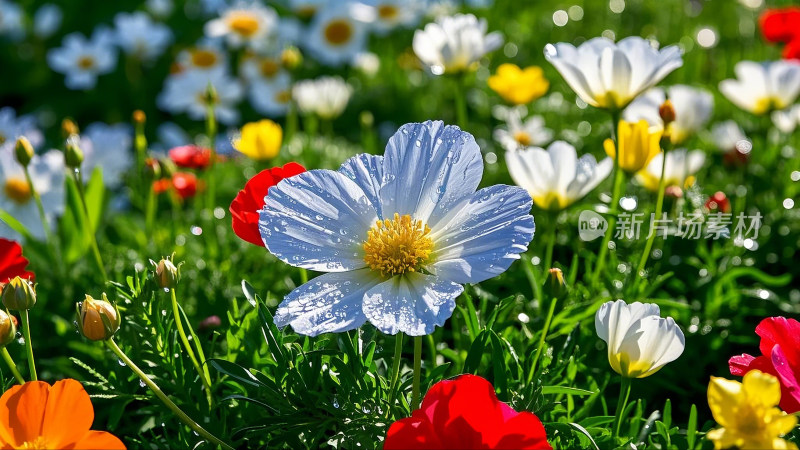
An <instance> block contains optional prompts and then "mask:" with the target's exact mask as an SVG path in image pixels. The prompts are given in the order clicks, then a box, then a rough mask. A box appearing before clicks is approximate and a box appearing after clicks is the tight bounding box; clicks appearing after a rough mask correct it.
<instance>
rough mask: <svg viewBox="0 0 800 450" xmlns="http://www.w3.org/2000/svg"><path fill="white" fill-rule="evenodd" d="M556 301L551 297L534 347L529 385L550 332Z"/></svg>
mask: <svg viewBox="0 0 800 450" xmlns="http://www.w3.org/2000/svg"><path fill="white" fill-rule="evenodd" d="M557 302H558V299H557V298H555V297H553V299H552V300H550V309H549V310H548V311H547V318H546V319H545V321H544V328H542V335H541V337H539V345H538V346H537V347H536V354H535V355H534V357H533V364H531V371H530V372H528V383H529V384H530V382H531V381H533V375H534V374H535V373H536V365H537V364H538V363H539V357H540V356H542V350H544V343H545V339H546V338H547V333H548V332H550V322H552V321H553V313H554V312H555V310H556V303H557Z"/></svg>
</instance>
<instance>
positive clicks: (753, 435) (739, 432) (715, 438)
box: [706, 370, 797, 450]
mask: <svg viewBox="0 0 800 450" xmlns="http://www.w3.org/2000/svg"><path fill="white" fill-rule="evenodd" d="M780 399H781V385H780V382H779V381H778V379H777V378H776V377H774V376H772V375H769V374H766V373H762V372H761V371H759V370H752V371H750V372H747V374H745V376H744V379H743V380H742V382H741V383H739V382H738V381H733V380H726V379H724V378H718V377H711V382H710V383H709V384H708V406H709V407H710V408H711V414H712V415H713V416H714V420H716V421H717V423H718V424H719V425H721V428H717V429H714V430H711V431H709V432H708V434H707V435H706V437H707V438H708V439H709V440H711V441H712V442H714V448H717V449H727V448H733V447H736V448H738V449H739V450H756V449H765V448H770V449H779V450H788V449H795V450H797V445H795V444H793V443H791V442H788V441H786V440H784V439H781V438H780V437H781V436H783V435H784V434H786V433H789V432H790V431H792V429H793V428H794V426H795V425H796V424H797V417H795V416H792V415H787V414H786V413H785V412H783V411H781V410H780V409H778V408H776V406H777V405H778V402H780Z"/></svg>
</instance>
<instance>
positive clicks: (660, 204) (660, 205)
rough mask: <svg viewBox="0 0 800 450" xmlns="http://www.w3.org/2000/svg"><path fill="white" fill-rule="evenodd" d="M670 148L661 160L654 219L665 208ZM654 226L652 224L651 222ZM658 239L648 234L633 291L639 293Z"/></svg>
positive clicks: (657, 218) (665, 149) (654, 235)
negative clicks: (668, 152) (665, 175)
mask: <svg viewBox="0 0 800 450" xmlns="http://www.w3.org/2000/svg"><path fill="white" fill-rule="evenodd" d="M668 150H669V149H668V148H667V147H666V146H665V147H664V155H663V156H664V157H663V158H662V160H661V177H660V178H659V180H658V198H657V199H656V212H655V218H654V220H659V219H661V213H662V212H663V210H664V192H665V191H666V188H667V186H666V183H665V182H664V181H665V180H664V173H665V172H666V167H667V151H668ZM651 226H652V224H651ZM655 240H656V234H655V232H654V233H651V234H650V235H649V236H647V243H646V244H645V245H644V252H643V253H642V258H641V259H640V260H639V266H638V267H637V268H636V277H635V278H634V282H633V293H634V294H637V293H638V290H637V289H638V287H639V283H640V282H641V281H642V279H644V269H645V266H646V265H647V259H648V258H649V257H650V250H651V249H652V248H653V242H655Z"/></svg>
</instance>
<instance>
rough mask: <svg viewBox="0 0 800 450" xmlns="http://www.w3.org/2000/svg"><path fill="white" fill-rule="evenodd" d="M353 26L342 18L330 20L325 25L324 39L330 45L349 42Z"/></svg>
mask: <svg viewBox="0 0 800 450" xmlns="http://www.w3.org/2000/svg"><path fill="white" fill-rule="evenodd" d="M352 36H353V27H352V26H351V25H350V22H348V21H346V20H344V19H337V20H332V21H331V22H330V23H328V26H326V27H325V40H326V41H328V43H330V44H331V45H343V44H346V43H348V42H350V38H351V37H352Z"/></svg>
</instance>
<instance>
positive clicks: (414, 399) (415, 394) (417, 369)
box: [411, 336, 422, 411]
mask: <svg viewBox="0 0 800 450" xmlns="http://www.w3.org/2000/svg"><path fill="white" fill-rule="evenodd" d="M421 375H422V336H414V378H413V381H412V383H411V410H412V411H413V410H415V409H419V403H420V398H419V385H420V378H421Z"/></svg>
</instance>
